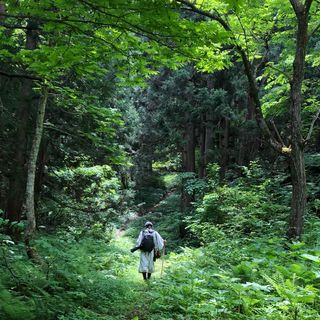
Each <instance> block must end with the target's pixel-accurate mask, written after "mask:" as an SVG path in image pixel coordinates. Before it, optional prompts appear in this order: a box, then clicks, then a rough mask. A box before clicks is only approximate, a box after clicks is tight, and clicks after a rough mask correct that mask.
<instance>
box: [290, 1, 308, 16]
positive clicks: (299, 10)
mask: <svg viewBox="0 0 320 320" xmlns="http://www.w3.org/2000/svg"><path fill="white" fill-rule="evenodd" d="M307 1H309V0H307ZM290 3H291V6H292V7H293V10H294V12H295V13H296V15H300V14H301V13H303V12H304V10H305V8H304V6H303V4H302V3H301V2H300V0H290Z"/></svg>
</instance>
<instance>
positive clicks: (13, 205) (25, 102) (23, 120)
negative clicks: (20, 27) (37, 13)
mask: <svg viewBox="0 0 320 320" xmlns="http://www.w3.org/2000/svg"><path fill="white" fill-rule="evenodd" d="M38 36H39V35H38V26H37V24H36V23H35V22H33V21H28V24H27V32H26V44H25V47H26V49H28V50H34V49H36V47H37V44H38ZM20 95H21V103H20V105H19V108H18V112H17V136H16V139H15V146H14V148H15V153H14V159H13V163H12V167H11V170H10V181H9V190H8V196H7V204H6V212H5V217H6V218H7V219H8V220H9V221H11V222H13V221H20V219H21V212H22V205H23V201H24V198H23V196H24V194H25V184H26V167H25V164H26V149H27V127H28V120H29V116H30V113H31V109H32V108H31V105H32V104H31V102H32V98H33V95H34V93H33V82H32V80H31V79H23V80H22V83H21V91H20ZM8 232H10V233H12V235H14V236H15V237H16V238H18V237H19V236H18V234H16V232H14V230H11V229H10V230H9V231H8Z"/></svg>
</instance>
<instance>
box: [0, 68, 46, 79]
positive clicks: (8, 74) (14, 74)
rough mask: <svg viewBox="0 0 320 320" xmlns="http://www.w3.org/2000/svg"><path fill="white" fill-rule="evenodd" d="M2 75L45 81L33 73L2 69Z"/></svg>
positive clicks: (0, 72)
mask: <svg viewBox="0 0 320 320" xmlns="http://www.w3.org/2000/svg"><path fill="white" fill-rule="evenodd" d="M0 75H2V76H5V77H8V78H23V79H30V80H37V81H43V79H42V78H40V77H37V76H32V75H28V74H21V73H9V72H6V71H2V70H0Z"/></svg>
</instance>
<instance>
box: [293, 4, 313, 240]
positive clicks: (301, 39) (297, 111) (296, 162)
mask: <svg viewBox="0 0 320 320" xmlns="http://www.w3.org/2000/svg"><path fill="white" fill-rule="evenodd" d="M290 2H291V4H292V6H293V8H294V11H295V13H296V16H297V21H298V30H297V36H296V52H295V59H294V62H293V76H292V81H291V86H290V113H291V114H290V115H291V146H292V151H291V154H290V167H291V179H292V200H291V215H290V219H289V229H288V232H287V235H288V237H289V238H294V237H298V236H300V235H301V233H302V231H303V219H304V213H305V208H306V189H307V184H306V173H305V162H304V140H303V137H302V130H301V106H302V82H303V78H304V69H305V56H306V48H307V43H308V19H309V9H310V6H311V3H312V0H307V1H306V3H305V5H303V4H302V3H301V2H300V1H299V0H290Z"/></svg>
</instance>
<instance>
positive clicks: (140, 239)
mask: <svg viewBox="0 0 320 320" xmlns="http://www.w3.org/2000/svg"><path fill="white" fill-rule="evenodd" d="M141 241H142V231H140V234H139V237H138V239H137V247H139V246H140V245H141Z"/></svg>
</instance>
